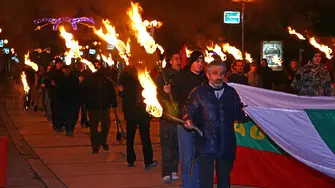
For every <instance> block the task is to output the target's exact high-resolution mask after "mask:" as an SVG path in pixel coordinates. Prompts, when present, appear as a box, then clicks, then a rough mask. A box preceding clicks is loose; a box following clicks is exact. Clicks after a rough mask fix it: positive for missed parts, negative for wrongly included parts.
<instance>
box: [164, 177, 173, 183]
mask: <svg viewBox="0 0 335 188" xmlns="http://www.w3.org/2000/svg"><path fill="white" fill-rule="evenodd" d="M163 183H164V184H170V183H171V177H170V176H164V177H163Z"/></svg>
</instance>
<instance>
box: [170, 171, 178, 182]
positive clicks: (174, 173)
mask: <svg viewBox="0 0 335 188" xmlns="http://www.w3.org/2000/svg"><path fill="white" fill-rule="evenodd" d="M171 179H172V180H173V181H177V180H178V179H179V176H178V174H177V173H176V172H172V174H171Z"/></svg>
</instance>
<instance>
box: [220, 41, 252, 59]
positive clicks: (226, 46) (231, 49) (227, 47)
mask: <svg viewBox="0 0 335 188" xmlns="http://www.w3.org/2000/svg"><path fill="white" fill-rule="evenodd" d="M222 49H223V51H224V52H227V53H229V54H231V55H232V56H234V58H235V59H236V60H242V59H243V55H242V52H241V50H239V49H237V48H236V47H234V46H231V45H230V44H229V43H225V44H223V46H222ZM245 59H246V60H247V61H248V62H249V63H251V62H252V61H253V59H252V58H251V55H250V54H249V53H245Z"/></svg>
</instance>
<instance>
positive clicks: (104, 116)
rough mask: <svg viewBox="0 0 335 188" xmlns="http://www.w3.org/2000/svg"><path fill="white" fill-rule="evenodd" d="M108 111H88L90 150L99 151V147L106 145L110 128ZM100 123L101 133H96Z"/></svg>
mask: <svg viewBox="0 0 335 188" xmlns="http://www.w3.org/2000/svg"><path fill="white" fill-rule="evenodd" d="M109 111H110V110H109V108H108V109H99V110H88V116H89V119H90V138H91V145H92V149H99V148H100V146H104V145H107V138H108V133H109V128H110V113H109ZM99 123H101V132H99V131H98V126H99Z"/></svg>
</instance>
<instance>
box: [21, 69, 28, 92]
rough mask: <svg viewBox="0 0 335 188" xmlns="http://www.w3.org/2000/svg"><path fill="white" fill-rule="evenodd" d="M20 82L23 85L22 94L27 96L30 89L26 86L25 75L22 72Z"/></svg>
mask: <svg viewBox="0 0 335 188" xmlns="http://www.w3.org/2000/svg"><path fill="white" fill-rule="evenodd" d="M21 81H22V84H23V90H24V93H25V94H28V92H29V90H30V87H29V86H28V82H27V76H26V73H25V72H24V71H23V72H22V73H21Z"/></svg>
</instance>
